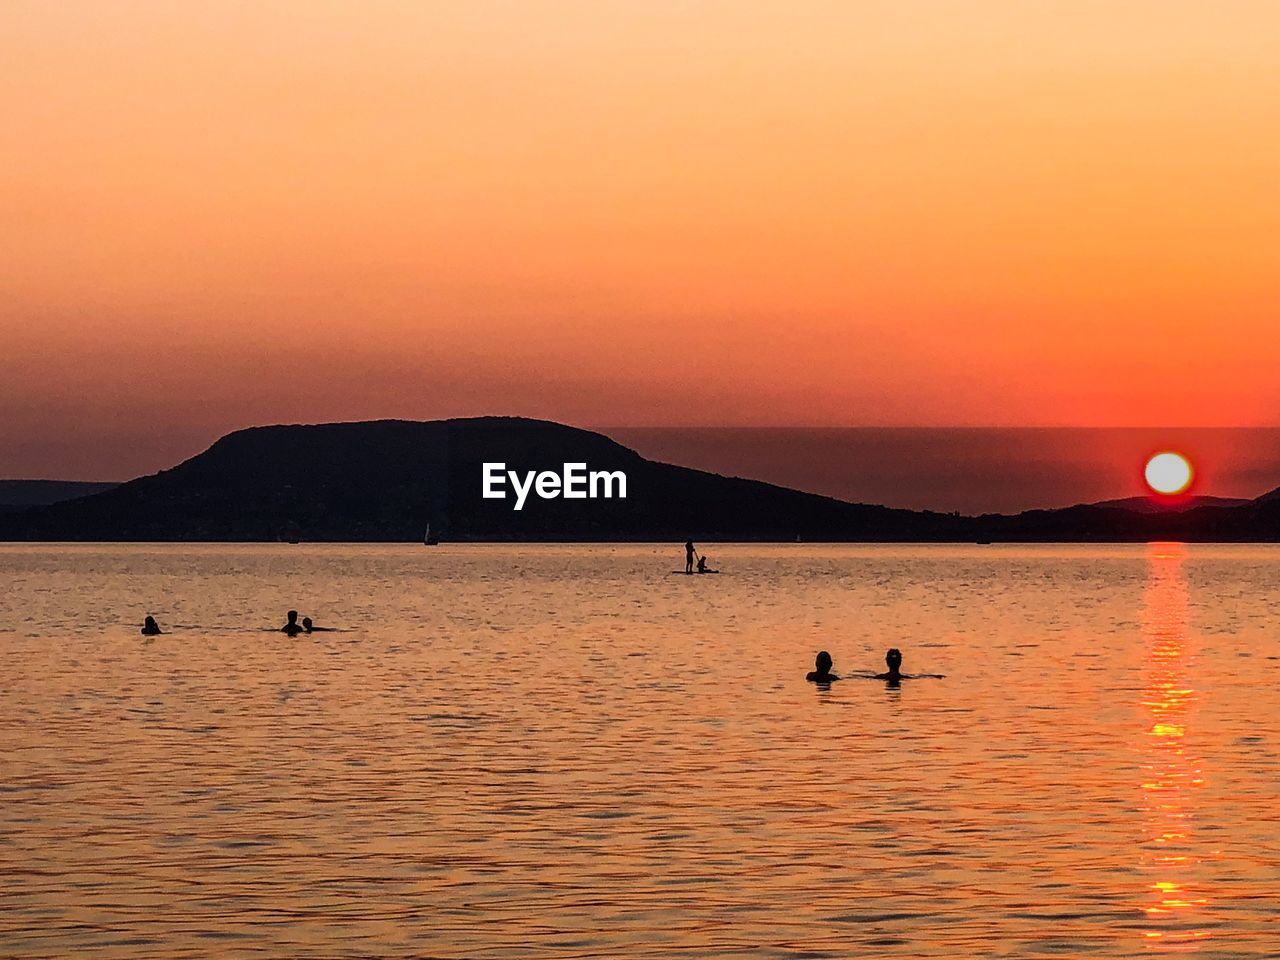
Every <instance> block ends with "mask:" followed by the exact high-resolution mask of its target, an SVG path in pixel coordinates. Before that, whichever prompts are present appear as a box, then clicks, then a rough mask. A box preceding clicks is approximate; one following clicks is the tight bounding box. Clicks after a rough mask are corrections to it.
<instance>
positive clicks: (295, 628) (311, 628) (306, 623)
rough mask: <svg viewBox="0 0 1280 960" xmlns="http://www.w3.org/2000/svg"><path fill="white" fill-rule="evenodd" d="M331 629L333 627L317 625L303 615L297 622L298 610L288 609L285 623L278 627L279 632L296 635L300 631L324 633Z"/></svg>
mask: <svg viewBox="0 0 1280 960" xmlns="http://www.w3.org/2000/svg"><path fill="white" fill-rule="evenodd" d="M333 629H334V628H333V627H317V626H316V625H315V624H314V623H312V622H311V618H310V617H303V618H302V623H298V611H297V610H290V611H289V612H288V613H286V614H285V624H284V626H283V627H281V628H280V632H281V633H284V634H287V635H288V636H291V637H296V636H297V635H298V634H300V633H326V632H329V631H332V630H333Z"/></svg>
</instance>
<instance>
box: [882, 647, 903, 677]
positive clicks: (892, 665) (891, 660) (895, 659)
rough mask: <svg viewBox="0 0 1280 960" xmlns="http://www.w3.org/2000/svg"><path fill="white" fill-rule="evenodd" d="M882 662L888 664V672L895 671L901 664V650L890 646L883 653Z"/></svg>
mask: <svg viewBox="0 0 1280 960" xmlns="http://www.w3.org/2000/svg"><path fill="white" fill-rule="evenodd" d="M884 662H885V663H886V664H888V666H889V672H890V673H897V672H898V668H899V667H900V666H902V651H901V650H899V649H898V648H897V647H891V648H890V649H889V652H888V653H886V654H885V655H884Z"/></svg>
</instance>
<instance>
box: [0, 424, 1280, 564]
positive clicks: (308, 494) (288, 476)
mask: <svg viewBox="0 0 1280 960" xmlns="http://www.w3.org/2000/svg"><path fill="white" fill-rule="evenodd" d="M485 462H503V463H505V464H507V466H508V467H509V468H510V469H515V470H518V471H520V472H521V473H522V474H523V472H525V471H530V470H551V469H554V470H559V469H560V467H561V466H562V464H564V463H571V462H576V463H586V464H587V466H588V468H589V469H592V470H607V471H615V470H617V471H622V472H624V473H625V474H626V476H627V482H628V494H627V497H626V498H625V499H617V498H615V499H598V500H572V501H570V500H565V499H563V498H557V499H549V500H542V499H537V498H536V497H533V498H531V499H530V501H529V502H528V503H527V504H526V505H525V507H524V509H523V510H521V511H515V510H513V509H512V503H511V501H509V500H505V501H504V500H495V499H486V498H484V497H482V496H481V464H482V463H485ZM1117 503H1119V504H1123V503H1125V501H1104V502H1102V503H1100V504H1082V505H1078V506H1074V507H1066V508H1061V509H1052V510H1030V511H1024V512H1022V513H1018V514H1013V515H1005V514H985V515H982V516H977V517H967V516H961V515H959V514H954V513H939V512H934V511H914V510H906V509H899V508H891V507H885V506H878V505H874V504H860V503H850V502H847V501H843V500H837V499H835V498H832V497H825V496H821V495H818V494H812V493H805V492H803V491H799V490H793V489H790V488H786V487H781V486H777V485H774V484H769V483H765V482H763V481H758V480H751V479H747V478H742V477H728V476H723V475H720V474H715V473H711V472H708V471H702V470H695V469H692V468H689V467H682V466H678V465H674V464H665V463H659V462H657V461H652V460H647V459H645V458H643V457H641V456H640V455H639V454H638V453H636V452H635V451H634V450H631V449H629V448H627V447H624V446H622V445H621V444H619V443H617V442H615V441H614V440H612V439H610V438H609V437H607V436H605V435H603V434H600V433H597V432H594V431H589V430H582V429H579V428H576V427H570V426H566V425H564V424H559V423H555V422H553V421H547V420H537V419H530V418H524V417H472V418H459V419H452V420H436V421H412V420H371V421H354V422H344V423H327V424H276V425H270V426H255V427H247V428H244V429H242V430H236V431H233V432H232V433H229V434H227V435H225V436H223V437H220V438H219V439H218V440H216V441H215V442H214V443H213V444H212V445H210V447H209V448H208V449H207V450H205V451H203V452H202V453H199V454H196V455H195V456H193V457H190V458H188V459H187V460H184V461H182V462H181V463H178V464H176V465H174V466H173V467H170V468H168V469H166V470H162V471H160V472H158V473H156V474H152V475H149V476H146V477H139V478H137V479H136V480H132V481H129V482H127V483H124V484H121V485H119V486H117V487H114V488H112V489H109V490H104V491H101V492H97V493H93V494H91V495H89V496H85V497H80V498H77V499H73V500H67V501H63V502H59V503H52V504H47V505H43V506H33V507H29V508H26V509H23V510H20V511H18V512H8V513H5V514H2V515H0V539H9V540H105V541H111V540H159V541H169V540H173V541H182V540H213V541H263V540H295V539H297V540H320V541H356V542H359V541H374V542H378V541H390V542H407V541H415V540H418V541H420V540H421V539H422V538H423V535H424V533H425V532H426V529H427V527H428V525H430V527H431V530H432V532H433V534H435V535H437V536H440V537H442V538H444V539H451V540H476V541H486V540H488V541H610V540H617V541H628V540H631V541H669V540H679V541H683V540H685V539H688V538H690V537H692V538H694V539H698V540H721V541H730V540H745V541H752V540H754V541H795V540H796V539H797V538H799V539H802V540H806V541H822V540H827V541H832V542H886V541H903V542H974V541H1019V542H1030V541H1054V542H1057V541H1073V542H1096V541H1108V540H1115V541H1142V540H1153V539H1155V540H1160V539H1183V540H1233V541H1259V540H1261V541H1268V540H1274V539H1277V535H1278V534H1280V497H1278V496H1277V495H1276V491H1272V492H1271V493H1269V494H1264V495H1263V497H1261V498H1258V499H1257V500H1252V501H1247V502H1245V503H1243V504H1223V503H1216V502H1214V503H1210V502H1205V503H1196V504H1194V505H1190V506H1188V507H1187V508H1185V509H1179V510H1176V511H1152V512H1143V511H1140V510H1135V509H1129V508H1126V507H1124V506H1117V505H1116V504H1117Z"/></svg>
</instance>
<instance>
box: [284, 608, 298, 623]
mask: <svg viewBox="0 0 1280 960" xmlns="http://www.w3.org/2000/svg"><path fill="white" fill-rule="evenodd" d="M285 616H286V617H288V618H289V622H290V623H297V622H298V611H297V610H290V611H289V612H288V613H287V614H285Z"/></svg>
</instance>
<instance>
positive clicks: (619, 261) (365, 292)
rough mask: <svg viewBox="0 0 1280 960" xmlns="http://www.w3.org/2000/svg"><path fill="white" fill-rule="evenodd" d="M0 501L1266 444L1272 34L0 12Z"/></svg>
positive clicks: (916, 19) (1183, 17)
mask: <svg viewBox="0 0 1280 960" xmlns="http://www.w3.org/2000/svg"><path fill="white" fill-rule="evenodd" d="M0 116H2V117H3V118H4V122H3V123H0V158H2V159H0V223H3V224H4V229H3V230H0V345H2V348H0V476H11V477H14V476H18V477H24V476H26V477H40V476H48V477H66V478H80V479H90V478H103V479H120V478H124V477H128V476H133V475H136V474H138V473H141V472H148V471H151V470H155V469H158V468H160V467H164V466H168V465H170V464H172V463H173V462H175V461H176V460H179V459H181V458H183V457H186V456H190V455H192V454H194V453H196V452H198V451H199V450H200V449H203V448H204V447H205V446H207V445H208V444H209V443H210V442H212V440H213V439H215V438H216V437H217V436H219V435H220V434H222V433H225V432H227V431H229V430H232V429H236V428H239V427H243V426H247V425H251V424H260V423H276V422H318V421H325V420H351V419H366V418H377V417H408V418H434V417H444V416H458V415H474V414H489V413H509V414H522V415H528V416H541V417H548V418H552V419H557V420H562V421H566V422H570V423H576V424H582V425H592V426H609V425H619V426H621V425H630V426H759V425H767V426H786V425H813V426H826V427H840V426H865V425H894V426H920V425H928V426H946V425H1013V426H1024V425H1079V426H1150V425H1164V424H1176V425H1182V426H1245V425H1274V424H1277V423H1280V377H1277V376H1276V374H1275V371H1276V370H1277V369H1280V337H1277V336H1275V335H1274V334H1275V330H1276V327H1277V320H1278V319H1280V5H1277V4H1275V3H1272V2H1243V0H1241V2H1232V0H1225V2H1221V0H1219V2H1213V3H1209V2H1201V3H1188V2H1180V0H1162V2H1148V0H1128V2H1125V3H1115V2H1110V0H1109V2H1094V0H1063V2H1047V0H1043V2H1037V0H930V2H917V0H885V2H880V0H859V2H856V3H850V2H847V0H839V2H834V0H833V2H818V0H814V2H796V0H790V2H785V3H784V2H776V3H775V2H753V0H732V2H716V0H707V2H692V0H689V2H673V0H647V2H645V3H635V2H626V3H622V2H610V0H590V2H564V0H540V2H538V3H528V2H520V3H514V2H507V3H499V2H484V0H475V2H466V3H461V2H454V3H447V4H446V3H432V2H408V0H404V2H395V3H390V2H385V0H361V2H354V0H353V2H344V3H335V2H328V0H305V2H304V0H277V2H262V0H254V2H244V3H241V2H234V0H219V2H216V3H213V2H201V0H186V2H184V3H172V2H137V0H113V2H111V3H100V2H89V0H64V2H60V3H49V2H45V0H39V2H33V0H6V2H5V3H4V4H3V5H0Z"/></svg>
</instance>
